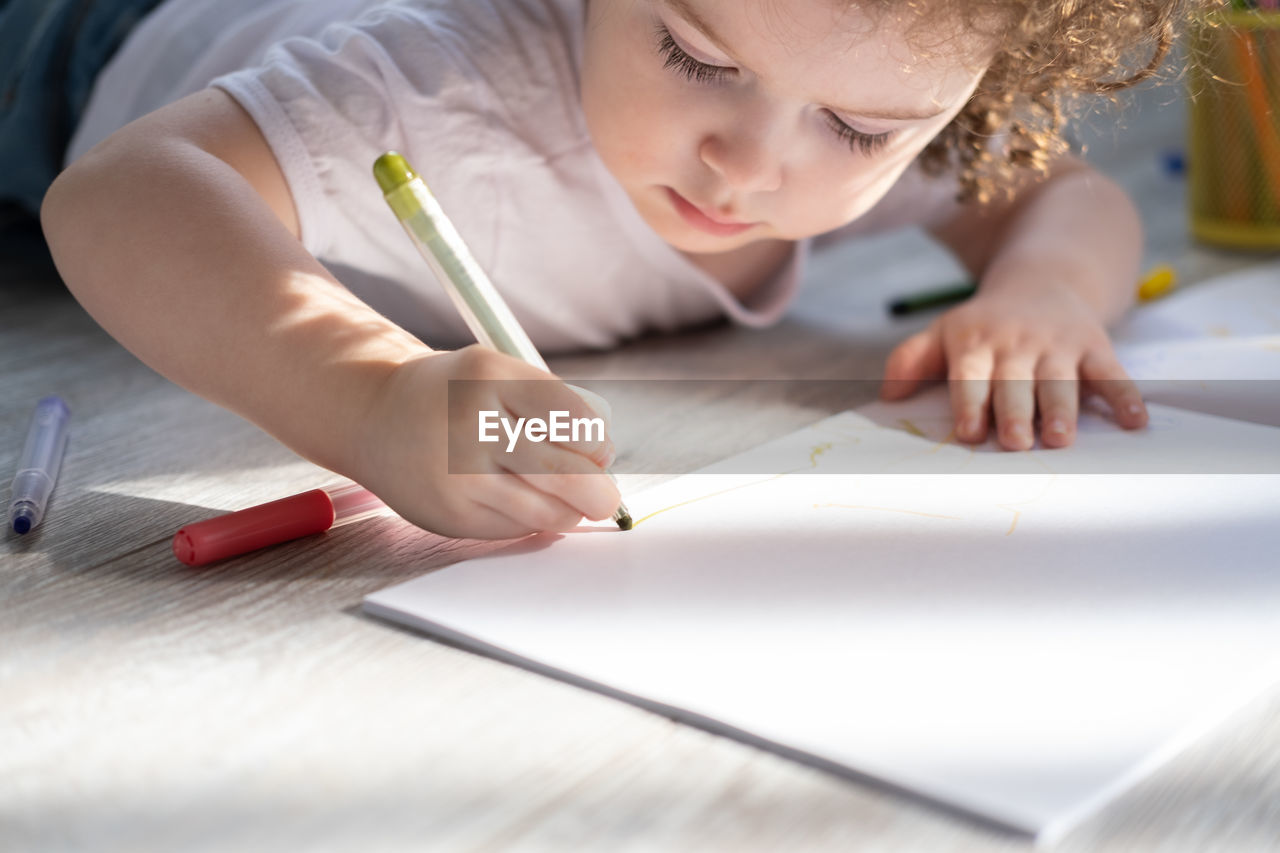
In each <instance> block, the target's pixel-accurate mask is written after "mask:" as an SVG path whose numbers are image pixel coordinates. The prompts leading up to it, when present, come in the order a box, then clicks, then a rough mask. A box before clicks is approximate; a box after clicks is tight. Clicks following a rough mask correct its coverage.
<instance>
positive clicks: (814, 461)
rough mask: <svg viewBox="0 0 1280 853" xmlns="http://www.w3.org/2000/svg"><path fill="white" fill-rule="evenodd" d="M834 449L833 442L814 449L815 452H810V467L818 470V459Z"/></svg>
mask: <svg viewBox="0 0 1280 853" xmlns="http://www.w3.org/2000/svg"><path fill="white" fill-rule="evenodd" d="M833 447H835V445H834V444H833V443H832V442H830V441H828V442H826V443H824V444H819V445H818V446H817V447H815V448H813V450H811V451H810V452H809V467H810V468H817V467H818V457H819V456H821V455H822V454H824V453H826V452H827V451H828V450H830V449H831V448H833Z"/></svg>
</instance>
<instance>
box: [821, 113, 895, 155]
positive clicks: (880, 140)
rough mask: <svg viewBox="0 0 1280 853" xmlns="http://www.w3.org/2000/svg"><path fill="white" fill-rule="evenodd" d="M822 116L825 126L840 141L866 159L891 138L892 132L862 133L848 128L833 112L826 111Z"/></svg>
mask: <svg viewBox="0 0 1280 853" xmlns="http://www.w3.org/2000/svg"><path fill="white" fill-rule="evenodd" d="M824 115H825V116H826V119H827V124H828V125H830V126H831V129H832V130H833V131H835V134H836V136H837V137H839V138H840V140H842V141H843V142H845V143H846V144H847V145H848V146H849V147H850V148H851V149H853V150H854V151H858V152H861V153H862V154H865V155H866V156H868V157H870V156H872V155H873V154H877V153H879V152H880V151H881V150H882V149H883V148H884V147H885V146H886V145H888V144H889V140H890V139H892V138H893V131H892V130H889V131H885V132H884V133H863V132H862V131H860V130H856V129H855V128H852V127H849V125H847V124H845V123H844V122H843V121H841V120H840V118H839V117H838V116H837V115H836V114H835V113H833V112H830V111H826V112H824Z"/></svg>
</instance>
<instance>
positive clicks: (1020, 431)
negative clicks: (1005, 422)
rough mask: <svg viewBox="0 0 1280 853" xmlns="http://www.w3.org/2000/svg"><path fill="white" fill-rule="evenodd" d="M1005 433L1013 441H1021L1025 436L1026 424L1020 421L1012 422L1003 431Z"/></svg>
mask: <svg viewBox="0 0 1280 853" xmlns="http://www.w3.org/2000/svg"><path fill="white" fill-rule="evenodd" d="M1005 433H1006V435H1008V436H1009V437H1010V438H1012V439H1014V440H1015V441H1018V442H1021V441H1022V440H1023V439H1024V438H1026V437H1027V427H1026V424H1021V423H1016V424H1012V425H1010V426H1009V428H1008V429H1007V430H1006V431H1005Z"/></svg>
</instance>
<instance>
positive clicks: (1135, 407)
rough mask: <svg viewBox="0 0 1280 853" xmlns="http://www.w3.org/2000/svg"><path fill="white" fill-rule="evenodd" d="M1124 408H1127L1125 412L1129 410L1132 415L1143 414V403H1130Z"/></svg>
mask: <svg viewBox="0 0 1280 853" xmlns="http://www.w3.org/2000/svg"><path fill="white" fill-rule="evenodd" d="M1124 410H1125V412H1127V413H1128V414H1130V415H1140V414H1142V404H1141V403H1129V404H1128V405H1126V406H1125V407H1124Z"/></svg>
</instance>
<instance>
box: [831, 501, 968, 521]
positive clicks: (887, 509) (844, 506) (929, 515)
mask: <svg viewBox="0 0 1280 853" xmlns="http://www.w3.org/2000/svg"><path fill="white" fill-rule="evenodd" d="M813 508H814V509H827V508H835V509H874V510H877V511H879V512H901V513H905V514H907V515H920V516H924V517H925V518H949V519H951V520H952V521H964V519H963V518H962V517H960V516H958V515H938V514H937V513H932V512H918V511H916V510H914V509H897V508H896V507H891V506H862V505H859V504H814V505H813Z"/></svg>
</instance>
